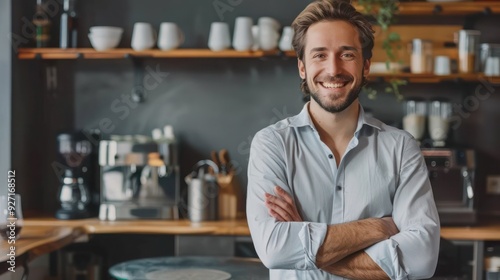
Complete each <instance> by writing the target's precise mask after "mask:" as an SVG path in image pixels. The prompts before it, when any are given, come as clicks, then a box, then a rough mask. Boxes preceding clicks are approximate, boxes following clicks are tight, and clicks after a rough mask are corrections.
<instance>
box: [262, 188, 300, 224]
mask: <svg viewBox="0 0 500 280" xmlns="http://www.w3.org/2000/svg"><path fill="white" fill-rule="evenodd" d="M274 190H275V192H276V194H277V195H276V196H274V195H272V194H269V193H266V207H267V209H269V214H270V215H271V216H273V217H274V218H276V220H278V221H280V222H302V217H300V215H299V212H298V211H297V207H296V206H295V203H293V199H292V197H291V196H290V195H289V194H288V193H287V192H286V191H285V190H283V189H282V188H280V187H279V186H276V187H275V188H274Z"/></svg>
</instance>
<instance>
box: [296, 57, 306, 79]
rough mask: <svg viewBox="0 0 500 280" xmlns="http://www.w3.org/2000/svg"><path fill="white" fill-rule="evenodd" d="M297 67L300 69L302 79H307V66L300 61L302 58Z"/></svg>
mask: <svg viewBox="0 0 500 280" xmlns="http://www.w3.org/2000/svg"><path fill="white" fill-rule="evenodd" d="M297 66H298V68H299V75H300V77H301V78H302V79H305V78H306V66H305V65H304V62H302V60H300V58H297Z"/></svg>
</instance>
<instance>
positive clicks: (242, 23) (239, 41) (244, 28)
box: [233, 17, 253, 51]
mask: <svg viewBox="0 0 500 280" xmlns="http://www.w3.org/2000/svg"><path fill="white" fill-rule="evenodd" d="M252 25H253V20H252V18H250V17H237V18H236V21H235V24H234V34H233V48H234V49H235V50H237V51H248V50H250V49H251V48H252V45H253V35H252Z"/></svg>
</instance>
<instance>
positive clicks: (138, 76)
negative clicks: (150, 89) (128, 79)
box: [125, 54, 146, 103]
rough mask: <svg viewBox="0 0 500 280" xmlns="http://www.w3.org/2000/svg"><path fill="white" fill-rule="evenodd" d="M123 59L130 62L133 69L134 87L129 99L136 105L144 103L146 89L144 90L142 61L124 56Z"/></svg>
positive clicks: (127, 55)
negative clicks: (125, 58)
mask: <svg viewBox="0 0 500 280" xmlns="http://www.w3.org/2000/svg"><path fill="white" fill-rule="evenodd" d="M125 57H127V58H130V59H131V60H132V64H133V67H134V87H133V88H132V93H131V99H132V101H134V102H136V103H143V102H144V101H146V89H145V88H144V84H143V83H144V61H143V60H142V59H140V58H137V57H134V56H133V55H130V54H126V55H125Z"/></svg>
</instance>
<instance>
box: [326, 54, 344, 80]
mask: <svg viewBox="0 0 500 280" xmlns="http://www.w3.org/2000/svg"><path fill="white" fill-rule="evenodd" d="M325 68H326V72H327V74H328V75H331V76H335V75H337V74H340V72H341V69H342V61H341V60H340V59H339V58H338V57H335V56H331V57H330V58H329V59H328V60H327V61H326V66H325Z"/></svg>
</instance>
